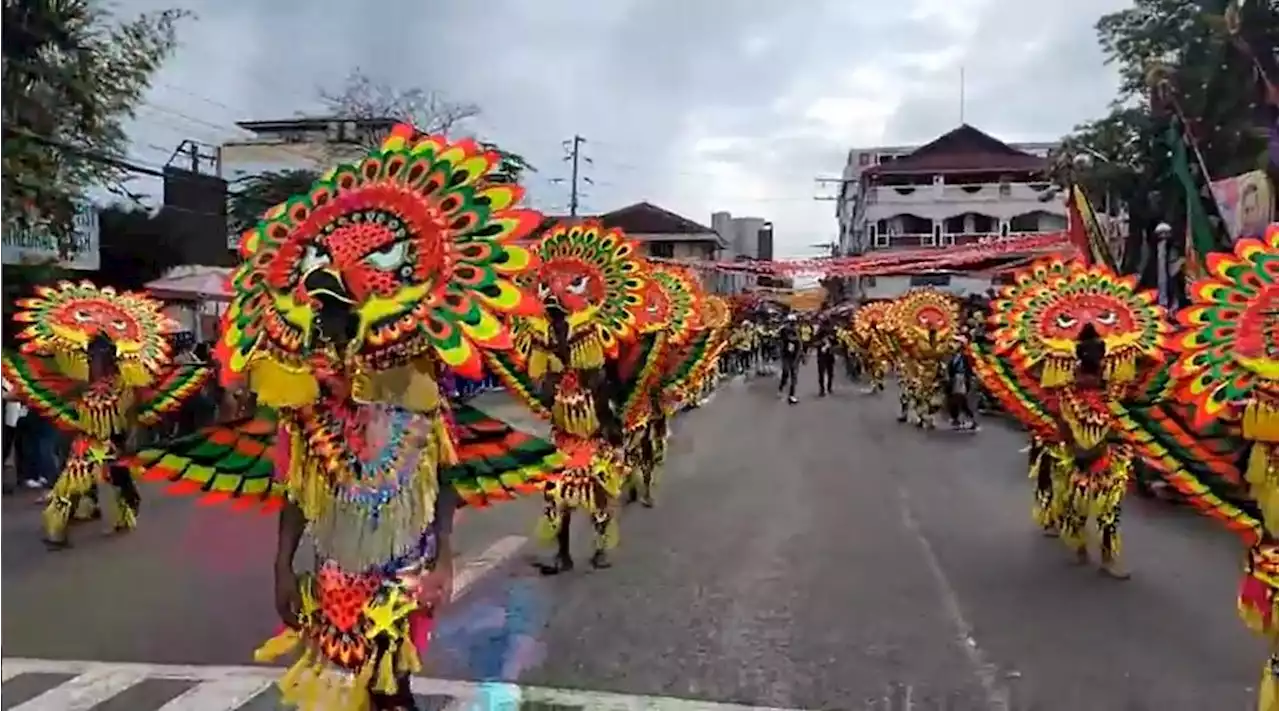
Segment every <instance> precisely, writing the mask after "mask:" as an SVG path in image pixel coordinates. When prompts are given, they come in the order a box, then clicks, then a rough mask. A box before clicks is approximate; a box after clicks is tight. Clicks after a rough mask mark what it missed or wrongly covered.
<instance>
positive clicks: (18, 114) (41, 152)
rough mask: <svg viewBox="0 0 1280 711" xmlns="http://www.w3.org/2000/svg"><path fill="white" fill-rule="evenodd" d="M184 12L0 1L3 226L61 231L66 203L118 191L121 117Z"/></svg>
mask: <svg viewBox="0 0 1280 711" xmlns="http://www.w3.org/2000/svg"><path fill="white" fill-rule="evenodd" d="M187 16H188V13H186V12H184V11H179V10H166V11H162V12H157V13H147V14H143V15H139V16H137V17H135V18H134V19H132V20H128V21H121V20H118V19H117V18H115V17H114V16H113V15H112V14H111V13H110V11H109V10H107V9H106V7H105V3H103V2H100V1H99V0H5V2H4V7H3V16H2V18H0V26H2V27H3V34H4V55H3V64H4V77H3V85H2V89H3V94H2V98H0V107H2V109H3V126H4V150H3V155H2V156H0V160H2V161H3V174H4V185H3V203H2V204H0V212H2V213H3V215H4V223H5V227H6V228H9V227H13V226H31V225H36V224H39V225H44V226H46V227H47V228H48V229H50V230H51V231H52V232H53V233H54V234H55V235H59V236H61V235H69V234H70V231H71V225H72V219H73V217H74V214H75V211H74V205H75V204H76V203H78V202H80V201H81V200H82V198H83V196H84V192H85V191H86V190H87V189H89V188H90V187H93V186H101V187H105V188H108V189H111V190H122V189H123V182H124V179H125V178H126V171H125V170H124V169H123V168H122V167H121V166H120V165H119V163H118V162H117V161H116V160H113V157H116V156H121V155H124V153H125V150H126V148H127V147H128V138H127V136H126V135H125V130H124V125H125V122H126V121H127V120H128V119H130V118H132V117H133V115H134V111H135V110H136V109H137V107H138V106H139V105H140V104H141V103H142V100H143V95H144V93H145V92H146V90H147V88H148V86H149V85H150V81H151V77H152V76H153V74H154V73H155V71H156V70H157V69H158V68H159V67H160V65H161V64H162V63H163V62H164V60H165V59H166V58H167V57H168V56H169V55H170V54H171V53H172V52H173V50H174V48H175V46H176V35H175V31H176V27H177V24H178V22H179V21H180V20H181V19H183V18H185V17H187Z"/></svg>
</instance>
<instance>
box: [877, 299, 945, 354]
mask: <svg viewBox="0 0 1280 711" xmlns="http://www.w3.org/2000/svg"><path fill="white" fill-rule="evenodd" d="M888 320H889V322H890V323H891V324H892V327H893V329H894V331H895V332H896V335H897V337H898V339H899V341H900V342H901V343H902V345H903V346H904V347H905V348H907V349H909V350H911V351H913V352H916V353H918V354H920V355H925V356H931V357H933V356H943V355H947V354H949V353H950V352H951V351H952V350H953V349H954V347H955V343H954V336H955V334H956V333H957V332H958V331H957V329H958V327H959V325H960V303H959V301H957V300H956V298H955V297H954V296H951V295H950V294H944V293H943V292H940V291H936V290H933V289H912V290H911V291H908V292H907V293H905V294H903V295H902V296H900V297H898V298H897V299H896V300H894V301H893V302H892V303H891V304H890V306H889V312H888Z"/></svg>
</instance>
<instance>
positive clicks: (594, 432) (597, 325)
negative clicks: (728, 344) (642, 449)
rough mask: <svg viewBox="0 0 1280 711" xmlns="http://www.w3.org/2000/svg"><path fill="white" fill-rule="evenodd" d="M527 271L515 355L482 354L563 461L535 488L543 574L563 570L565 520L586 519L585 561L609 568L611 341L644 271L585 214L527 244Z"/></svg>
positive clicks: (640, 317) (618, 455)
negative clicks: (550, 548) (542, 426)
mask: <svg viewBox="0 0 1280 711" xmlns="http://www.w3.org/2000/svg"><path fill="white" fill-rule="evenodd" d="M534 251H535V254H536V255H537V256H538V257H539V262H540V263H539V264H538V266H537V268H536V269H534V270H532V271H530V272H528V273H526V274H525V275H523V276H522V277H521V283H522V284H528V285H529V287H530V288H531V289H532V290H534V291H536V293H537V295H538V298H539V299H541V301H542V305H543V306H544V307H545V314H543V315H527V316H520V317H516V318H513V319H512V328H513V329H514V332H515V344H516V350H515V355H516V359H515V360H511V359H508V358H506V357H505V356H504V355H503V354H492V356H491V361H490V362H491V365H492V366H493V367H494V370H495V372H496V373H497V374H498V375H499V377H500V378H501V379H502V380H503V381H504V382H506V383H508V385H509V387H511V389H512V390H513V392H514V393H515V394H516V395H517V396H522V397H523V398H524V399H525V400H526V404H528V405H529V407H530V408H531V409H533V411H534V412H535V413H536V414H539V415H542V416H544V417H546V418H547V419H549V420H550V422H551V430H552V435H553V439H554V440H555V443H556V445H557V446H558V447H559V448H560V450H561V451H562V452H563V453H564V454H565V456H566V457H567V458H568V463H567V464H566V466H565V468H564V469H563V470H562V471H561V472H560V474H559V476H557V477H556V478H555V479H553V480H551V481H548V482H547V485H546V488H545V491H544V492H543V499H544V506H543V516H542V519H541V521H540V523H539V526H538V535H539V537H540V538H542V539H544V540H548V541H551V542H554V544H555V546H556V551H555V554H554V556H553V557H552V558H551V560H550V561H548V562H545V563H541V564H539V569H540V570H541V571H542V573H543V574H545V575H556V574H559V573H563V572H567V571H569V570H572V569H573V566H574V561H573V556H572V554H571V550H570V545H569V544H570V537H569V530H570V525H569V524H570V518H571V515H572V514H571V512H572V511H574V510H575V509H577V510H581V511H582V512H584V513H586V514H588V515H589V516H590V517H591V523H592V528H593V529H594V531H595V541H594V552H593V554H592V556H591V565H592V567H594V568H607V567H609V566H610V565H611V562H610V560H609V555H608V551H609V550H611V549H612V548H614V547H615V546H616V545H617V543H618V522H617V519H616V518H615V513H616V510H615V509H616V505H617V499H618V495H619V493H620V492H621V489H622V485H623V480H624V477H625V473H626V472H625V470H626V466H625V462H624V457H623V444H624V443H623V441H622V437H623V425H622V422H621V418H620V417H619V414H618V412H617V410H616V408H615V402H617V400H618V395H617V392H618V390H619V382H620V379H619V377H618V375H617V362H616V361H617V359H618V358H619V355H620V344H621V342H623V341H629V340H632V339H633V338H634V337H635V334H636V330H637V328H639V327H640V325H641V324H642V323H643V322H644V304H645V299H644V296H643V293H644V288H645V279H646V271H647V270H646V268H645V264H644V262H643V261H642V259H641V257H639V256H638V254H637V251H636V246H635V244H634V243H633V242H631V241H630V240H628V239H627V238H626V236H625V235H624V234H623V233H622V232H621V231H619V230H616V229H615V230H608V229H605V228H604V227H602V226H601V225H600V223H598V222H596V221H592V220H588V221H585V222H579V223H560V224H557V225H555V226H554V227H552V228H551V229H550V230H549V231H548V232H547V233H546V234H544V235H543V236H542V237H541V238H540V239H539V240H538V242H537V244H536V246H535V249H534Z"/></svg>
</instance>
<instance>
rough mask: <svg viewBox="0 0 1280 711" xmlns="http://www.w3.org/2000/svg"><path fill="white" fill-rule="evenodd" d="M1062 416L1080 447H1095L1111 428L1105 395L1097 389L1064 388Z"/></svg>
mask: <svg viewBox="0 0 1280 711" xmlns="http://www.w3.org/2000/svg"><path fill="white" fill-rule="evenodd" d="M1061 397H1062V400H1061V403H1062V417H1063V419H1064V420H1066V423H1067V426H1068V427H1070V428H1071V435H1072V437H1074V438H1075V440H1076V443H1077V444H1079V445H1080V446H1082V447H1096V446H1097V445H1098V444H1099V443H1101V442H1102V441H1103V439H1105V438H1106V436H1107V433H1108V432H1109V431H1110V429H1111V412H1110V410H1109V408H1108V407H1107V402H1106V396H1105V395H1104V394H1103V393H1102V392H1100V391H1097V390H1092V389H1084V388H1064V389H1063V393H1062V396H1061Z"/></svg>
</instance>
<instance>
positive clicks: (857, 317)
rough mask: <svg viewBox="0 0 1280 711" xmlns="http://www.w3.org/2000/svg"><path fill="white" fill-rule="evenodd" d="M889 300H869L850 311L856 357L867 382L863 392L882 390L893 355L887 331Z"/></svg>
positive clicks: (890, 339) (891, 342)
mask: <svg viewBox="0 0 1280 711" xmlns="http://www.w3.org/2000/svg"><path fill="white" fill-rule="evenodd" d="M890 303H891V302H888V301H869V302H867V303H864V304H862V306H860V307H858V310H857V311H855V312H853V324H852V326H851V328H850V330H851V331H852V334H853V339H854V343H855V345H856V349H857V353H858V357H859V358H860V359H861V360H862V365H863V367H862V372H864V373H866V374H867V380H868V385H867V387H866V388H865V389H864V390H863V392H864V393H867V394H870V393H878V392H881V391H883V390H884V379H885V376H886V375H887V374H888V372H889V365H890V363H891V361H892V359H893V341H892V338H891V336H890V334H889V331H888V329H889V325H888V324H887V320H886V319H887V314H888V311H889V305H890Z"/></svg>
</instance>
